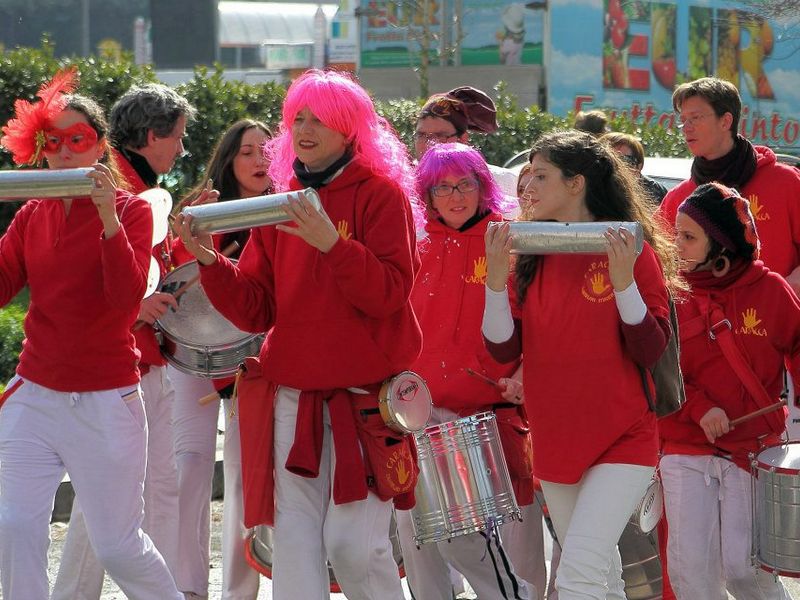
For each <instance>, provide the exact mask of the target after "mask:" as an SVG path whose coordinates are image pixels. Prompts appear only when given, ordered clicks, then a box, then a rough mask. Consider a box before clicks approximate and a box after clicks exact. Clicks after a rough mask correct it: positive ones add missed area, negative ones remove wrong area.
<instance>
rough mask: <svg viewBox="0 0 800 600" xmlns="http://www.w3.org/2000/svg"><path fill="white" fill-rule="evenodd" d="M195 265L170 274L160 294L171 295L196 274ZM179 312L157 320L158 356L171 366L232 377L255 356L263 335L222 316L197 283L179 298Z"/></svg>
mask: <svg viewBox="0 0 800 600" xmlns="http://www.w3.org/2000/svg"><path fill="white" fill-rule="evenodd" d="M197 272H198V271H197V262H195V261H193V262H189V263H186V264H183V265H181V266H180V267H178V268H177V269H175V270H174V271H172V272H171V273H169V274H168V275H167V276H166V277H165V278H164V281H163V282H162V284H161V291H162V292H166V293H172V292H174V291H175V290H176V289H178V288H179V287H180V286H181V285H182V284H184V283H186V282H187V281H189V280H190V279H192V278H193V277H194V276H196V275H197ZM178 306H179V309H178V310H177V311H175V310H172V309H168V310H167V312H166V313H164V315H162V316H161V317H160V318H159V319H158V320H157V321H156V323H157V325H158V328H159V330H160V331H161V334H162V337H163V343H162V346H161V353H162V354H163V355H164V357H165V358H166V359H167V362H169V363H170V364H171V365H172V366H174V367H175V368H176V369H178V370H180V371H183V372H184V373H187V374H188V375H197V376H200V377H211V378H218V377H224V376H228V375H233V374H234V373H236V370H237V369H238V368H239V364H240V363H241V362H242V361H244V359H245V357H247V356H254V355H257V354H258V351H259V350H260V348H261V344H262V342H263V340H264V336H263V335H258V334H253V333H245V332H243V331H240V330H239V329H237V328H236V327H235V326H234V325H233V324H232V323H231V322H230V321H228V319H226V318H225V317H223V316H222V315H221V314H220V313H219V311H217V309H216V308H214V307H213V306H212V305H211V302H210V301H209V299H208V296H206V293H205V291H204V290H203V286H202V284H201V283H200V282H199V281H198V282H197V283H195V284H194V285H192V286H191V287H189V288H188V289H187V290H186V292H185V293H184V294H183V295H182V296H180V297H179V298H178Z"/></svg>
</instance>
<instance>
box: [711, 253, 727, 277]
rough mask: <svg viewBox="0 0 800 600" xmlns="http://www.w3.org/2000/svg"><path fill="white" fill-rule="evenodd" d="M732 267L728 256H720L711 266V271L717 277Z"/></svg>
mask: <svg viewBox="0 0 800 600" xmlns="http://www.w3.org/2000/svg"><path fill="white" fill-rule="evenodd" d="M730 268H731V261H730V259H729V258H728V257H727V256H719V257H717V259H716V260H715V261H714V264H713V265H712V266H711V272H712V273H713V274H714V275H715V276H716V277H722V276H723V275H725V274H726V273H727V272H728V269H730Z"/></svg>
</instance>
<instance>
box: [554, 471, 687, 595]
mask: <svg viewBox="0 0 800 600" xmlns="http://www.w3.org/2000/svg"><path fill="white" fill-rule="evenodd" d="M653 471H654V469H653V467H643V466H639V465H627V464H600V465H596V466H594V467H591V468H590V469H588V470H587V471H586V473H584V475H583V478H582V479H581V480H580V481H579V482H578V483H576V484H573V485H565V484H559V483H552V482H548V481H542V482H541V484H542V491H543V492H544V497H545V500H546V501H547V507H548V509H549V511H550V516H551V517H552V519H553V526H554V527H555V530H556V535H557V536H558V539H559V541H561V558H560V562H559V565H558V572H557V573H556V587H557V588H558V597H559V600H585V599H587V598H593V599H595V600H605V599H606V598H608V599H612V598H613V599H615V600H625V584H624V583H623V581H622V561H621V560H620V556H619V550H618V549H617V543H618V542H619V538H620V536H621V535H622V532H623V530H624V529H625V525H626V524H627V523H628V519H629V518H630V516H631V514H632V513H633V510H634V509H635V508H636V505H637V504H638V502H639V501H640V500H641V499H642V496H643V495H644V493H645V491H646V490H647V486H648V484H649V483H650V480H651V478H652V476H653ZM699 598H700V597H698V598H696V599H695V600H699Z"/></svg>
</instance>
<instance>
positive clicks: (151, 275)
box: [144, 256, 161, 298]
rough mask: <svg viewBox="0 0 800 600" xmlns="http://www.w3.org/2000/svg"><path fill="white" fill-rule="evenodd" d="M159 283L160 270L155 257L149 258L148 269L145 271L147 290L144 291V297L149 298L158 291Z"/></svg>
mask: <svg viewBox="0 0 800 600" xmlns="http://www.w3.org/2000/svg"><path fill="white" fill-rule="evenodd" d="M160 281H161V268H160V267H159V266H158V261H157V260H156V258H155V256H151V257H150V268H149V269H148V270H147V288H146V289H145V290H144V297H145V298H147V297H148V296H151V295H152V294H153V292H155V291H156V290H157V289H158V284H159V282H160Z"/></svg>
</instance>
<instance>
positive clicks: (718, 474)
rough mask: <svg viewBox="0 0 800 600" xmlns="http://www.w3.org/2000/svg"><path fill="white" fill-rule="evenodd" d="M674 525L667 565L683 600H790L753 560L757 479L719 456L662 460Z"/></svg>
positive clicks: (667, 506)
mask: <svg viewBox="0 0 800 600" xmlns="http://www.w3.org/2000/svg"><path fill="white" fill-rule="evenodd" d="M660 471H661V481H662V483H663V484H664V507H665V509H666V511H667V522H668V523H669V540H668V542H667V565H668V567H669V579H670V583H671V584H672V589H673V591H674V592H675V596H676V597H677V598H679V600H694V599H695V598H703V599H704V600H717V599H720V600H725V598H727V597H728V595H727V593H726V591H725V590H726V588H727V590H728V591H729V592H730V593H731V595H733V597H734V598H737V600H789V596H788V594H787V592H786V590H785V589H784V587H783V584H782V583H780V581H775V578H774V577H773V576H772V575H770V574H769V573H767V572H766V571H763V570H762V569H759V568H757V567H755V566H753V565H752V564H751V562H750V550H751V548H750V546H751V540H752V521H753V519H752V513H751V510H752V499H751V495H750V493H751V492H750V480H751V475H750V474H749V473H748V472H746V471H745V470H743V469H741V468H739V467H738V466H736V465H735V464H734V463H732V462H731V461H729V460H725V459H724V458H721V457H718V456H687V455H683V454H668V455H666V456H663V457H662V458H661V464H660Z"/></svg>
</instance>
